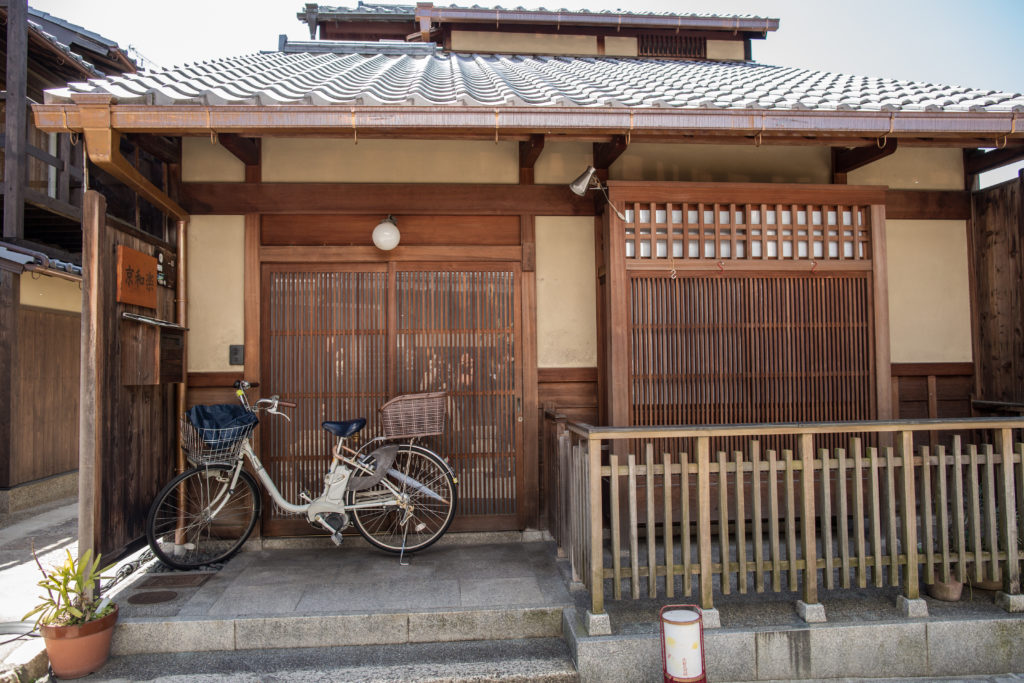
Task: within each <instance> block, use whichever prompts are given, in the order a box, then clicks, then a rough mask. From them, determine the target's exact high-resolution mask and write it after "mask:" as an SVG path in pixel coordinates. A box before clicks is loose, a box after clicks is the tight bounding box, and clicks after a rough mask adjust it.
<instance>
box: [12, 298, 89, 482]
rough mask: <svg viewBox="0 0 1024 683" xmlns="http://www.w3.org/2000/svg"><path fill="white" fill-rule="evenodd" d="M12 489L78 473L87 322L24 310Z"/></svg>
mask: <svg viewBox="0 0 1024 683" xmlns="http://www.w3.org/2000/svg"><path fill="white" fill-rule="evenodd" d="M17 330H18V364H17V366H16V367H15V368H14V388H13V391H12V396H13V397H14V401H13V406H12V415H13V417H12V421H11V427H12V432H13V434H12V436H13V439H12V444H11V445H12V449H11V450H12V453H13V457H12V459H11V470H10V472H11V482H10V485H11V486H17V485H18V484H23V483H26V482H29V481H33V480H35V479H42V478H43V477H49V476H52V475H54V474H60V473H62V472H69V471H72V470H76V469H78V420H77V419H75V416H77V415H78V405H79V396H78V383H79V374H80V360H81V359H80V355H81V345H80V339H81V332H82V318H81V315H79V314H78V313H67V312H64V311H52V310H46V309H40V308H30V307H27V306H20V307H19V309H18V327H17Z"/></svg>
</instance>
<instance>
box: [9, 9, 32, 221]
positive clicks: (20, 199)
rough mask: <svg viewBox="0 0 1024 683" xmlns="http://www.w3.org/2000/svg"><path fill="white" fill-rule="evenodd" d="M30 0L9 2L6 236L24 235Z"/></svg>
mask: <svg viewBox="0 0 1024 683" xmlns="http://www.w3.org/2000/svg"><path fill="white" fill-rule="evenodd" d="M27 86H28V0H10V2H8V3H7V98H6V102H5V107H4V108H5V116H6V120H5V123H4V136H5V143H4V233H3V234H4V239H21V238H22V237H24V236H25V176H26V167H27V164H28V95H27V94H26V88H27Z"/></svg>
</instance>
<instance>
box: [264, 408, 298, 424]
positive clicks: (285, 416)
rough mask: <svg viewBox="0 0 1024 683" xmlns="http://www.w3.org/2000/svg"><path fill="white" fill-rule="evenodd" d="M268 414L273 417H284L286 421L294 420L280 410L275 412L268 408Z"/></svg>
mask: <svg viewBox="0 0 1024 683" xmlns="http://www.w3.org/2000/svg"><path fill="white" fill-rule="evenodd" d="M267 412H268V413H270V414H271V415H280V416H281V417H283V418H284V419H286V420H288V421H289V422H291V421H292V419H291V418H290V417H288V415H287V414H285V413H282V412H281V411H280V410H273V409H271V408H267Z"/></svg>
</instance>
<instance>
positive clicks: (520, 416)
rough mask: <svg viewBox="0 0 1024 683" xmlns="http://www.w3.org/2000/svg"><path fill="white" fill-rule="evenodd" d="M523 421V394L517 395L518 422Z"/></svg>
mask: <svg viewBox="0 0 1024 683" xmlns="http://www.w3.org/2000/svg"><path fill="white" fill-rule="evenodd" d="M522 421H523V399H522V397H521V396H516V422H522Z"/></svg>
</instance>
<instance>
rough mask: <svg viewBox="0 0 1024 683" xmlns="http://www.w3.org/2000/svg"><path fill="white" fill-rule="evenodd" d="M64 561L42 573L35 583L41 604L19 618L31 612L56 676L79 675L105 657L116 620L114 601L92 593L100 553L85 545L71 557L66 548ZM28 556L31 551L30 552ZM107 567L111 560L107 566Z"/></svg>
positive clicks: (99, 665) (84, 673)
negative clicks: (79, 554) (78, 555)
mask: <svg viewBox="0 0 1024 683" xmlns="http://www.w3.org/2000/svg"><path fill="white" fill-rule="evenodd" d="M67 555H68V558H67V561H66V562H64V564H63V565H61V566H54V567H52V568H51V569H49V570H47V569H44V568H43V565H42V564H41V563H40V562H39V558H38V557H36V558H35V559H36V564H37V565H38V566H39V570H40V571H41V572H42V573H43V578H42V580H40V581H39V583H38V584H37V585H38V586H40V587H41V588H45V589H46V595H42V596H40V599H41V600H42V602H41V603H39V604H38V605H36V607H35V609H33V610H32V611H31V612H29V613H28V614H26V615H25V616H24V617H22V619H28V618H29V617H31V616H33V615H38V616H37V617H36V628H38V629H39V632H40V634H41V635H42V636H43V640H45V641H46V654H47V656H48V657H49V658H50V666H51V667H53V673H54V674H55V675H56V676H57V677H58V678H80V677H82V676H87V675H89V674H90V673H92V672H93V671H96V670H97V669H99V668H100V667H101V666H103V664H104V663H105V662H106V661H107V658H108V657H109V656H110V641H111V637H112V636H113V635H114V624H115V623H116V622H117V605H115V604H114V603H112V602H110V599H109V598H102V599H100V598H96V597H95V595H94V588H95V586H96V585H97V583H98V582H99V580H100V579H103V578H107V577H104V576H101V575H102V574H103V572H105V571H106V570H108V569H110V567H105V568H103V569H100V568H99V566H100V556H96V558H95V559H93V557H92V551H91V550H86V551H85V553H83V554H82V557H81V559H80V560H78V561H77V562H76V561H75V558H74V557H72V556H71V551H70V550H68V551H67ZM33 556H35V553H34V552H33ZM111 566H113V565H111Z"/></svg>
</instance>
